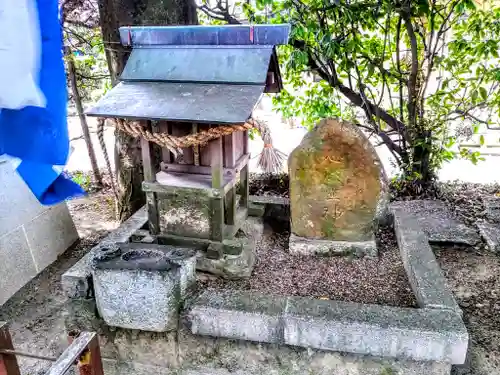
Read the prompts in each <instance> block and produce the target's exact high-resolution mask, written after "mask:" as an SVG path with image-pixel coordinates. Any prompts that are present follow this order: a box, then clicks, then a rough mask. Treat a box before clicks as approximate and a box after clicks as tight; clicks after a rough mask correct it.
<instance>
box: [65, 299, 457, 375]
mask: <svg viewBox="0 0 500 375" xmlns="http://www.w3.org/2000/svg"><path fill="white" fill-rule="evenodd" d="M82 302H83V303H82ZM71 305H73V306H71ZM222 307H223V306H221V308H222ZM226 307H227V305H226ZM67 308H69V309H67V310H66V329H67V330H70V329H79V330H86V331H96V332H97V333H98V334H99V342H100V345H101V353H102V357H103V362H104V368H105V373H106V374H107V375H129V374H144V375H146V374H148V375H151V374H157V375H160V374H161V375H163V374H165V375H171V374H176V375H304V374H314V375H332V374H335V375H340V374H342V375H389V374H390V375H424V374H425V375H449V374H450V368H451V365H450V364H449V363H445V362H434V361H414V360H409V359H394V358H382V357H376V356H370V355H358V354H352V353H337V352H331V351H325V350H317V349H313V348H311V347H309V348H300V347H292V346H288V345H283V344H269V343H267V344H266V343H256V342H251V341H244V340H232V339H226V338H222V337H210V336H200V335H193V334H192V333H190V332H189V331H188V330H187V329H185V328H184V327H181V328H180V330H179V331H178V332H165V333H154V332H143V331H137V330H130V329H121V328H112V327H108V326H106V325H105V324H104V322H103V321H102V320H101V319H100V318H99V317H98V316H97V313H96V310H95V304H93V303H91V301H89V300H85V301H83V300H80V301H78V299H74V300H69V301H68V305H67ZM234 308H238V309H239V310H240V311H241V310H242V308H241V307H238V306H234V307H233V309H234ZM261 310H262V311H263V312H265V311H267V314H269V313H272V312H273V307H272V306H270V305H269V304H268V305H267V307H265V308H262V309H261ZM231 311H233V310H230V309H228V310H227V314H231ZM257 313H258V312H257V311H255V309H254V314H257ZM74 314H76V316H75V315H74ZM78 316H79V318H78ZM83 317H85V318H83ZM306 321H307V320H306V319H304V322H306ZM261 322H262V323H263V324H262V325H261V326H260V328H259V330H260V332H259V333H258V334H263V331H262V329H263V328H264V327H265V326H264V321H263V320H261ZM269 323H270V324H272V323H273V322H272V321H269ZM217 325H218V326H219V327H220V326H221V325H222V323H220V324H219V323H217ZM235 328H236V329H238V326H236V327H235Z"/></svg>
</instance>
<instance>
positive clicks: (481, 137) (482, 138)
mask: <svg viewBox="0 0 500 375" xmlns="http://www.w3.org/2000/svg"><path fill="white" fill-rule="evenodd" d="M479 144H480V145H481V146H484V135H482V134H481V136H480V137H479Z"/></svg>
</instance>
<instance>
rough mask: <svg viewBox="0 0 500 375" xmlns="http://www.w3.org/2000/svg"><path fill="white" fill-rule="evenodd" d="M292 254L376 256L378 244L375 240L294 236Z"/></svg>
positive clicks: (290, 247) (291, 242)
mask: <svg viewBox="0 0 500 375" xmlns="http://www.w3.org/2000/svg"><path fill="white" fill-rule="evenodd" d="M289 251H290V254H294V255H319V256H329V255H349V254H353V255H357V256H364V255H368V256H376V255H377V254H378V252H377V244H376V243H375V240H372V241H363V242H354V241H352V242H351V241H329V240H316V239H310V238H303V237H299V236H296V235H294V234H292V235H290V240H289Z"/></svg>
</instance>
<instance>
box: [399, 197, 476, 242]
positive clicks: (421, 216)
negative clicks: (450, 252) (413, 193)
mask: <svg viewBox="0 0 500 375" xmlns="http://www.w3.org/2000/svg"><path fill="white" fill-rule="evenodd" d="M391 207H392V208H397V209H399V210H403V211H404V212H406V213H407V214H411V215H412V216H413V217H414V218H415V220H416V221H417V222H418V224H419V225H420V227H421V228H422V229H423V231H424V232H425V234H426V235H427V236H428V238H429V241H431V242H451V243H459V244H465V245H471V246H474V245H476V244H477V243H478V242H480V240H481V239H480V238H479V235H478V233H477V232H476V230H475V229H474V228H471V227H469V226H468V225H466V224H464V223H463V222H461V221H460V220H458V219H457V218H455V217H454V216H453V213H452V212H451V211H450V209H449V208H448V207H447V206H446V205H445V204H444V202H441V201H436V200H413V201H404V202H403V201H402V202H395V203H393V204H391Z"/></svg>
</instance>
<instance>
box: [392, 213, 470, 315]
mask: <svg viewBox="0 0 500 375" xmlns="http://www.w3.org/2000/svg"><path fill="white" fill-rule="evenodd" d="M390 209H391V212H392V214H393V216H394V230H395V232H396V238H397V241H398V247H399V253H400V254H401V259H402V261H403V265H404V267H405V270H406V274H407V275H408V281H409V282H410V285H411V287H412V290H413V293H414V294H415V297H416V298H417V302H418V304H419V306H420V307H427V308H438V309H447V310H452V311H455V312H457V313H458V314H462V310H461V309H460V307H459V306H458V304H457V302H456V301H455V298H454V297H453V294H452V293H451V292H450V290H449V289H448V288H447V287H446V279H445V278H444V276H443V273H442V272H441V268H440V267H439V264H438V263H437V261H436V257H435V256H434V253H433V252H432V249H431V247H430V246H429V239H428V238H427V236H426V234H425V233H424V231H423V230H422V228H421V227H420V225H419V221H418V219H417V218H415V217H414V216H413V215H411V214H410V213H408V212H407V211H406V210H405V209H402V208H401V207H400V205H399V204H394V205H391V208H390Z"/></svg>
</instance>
